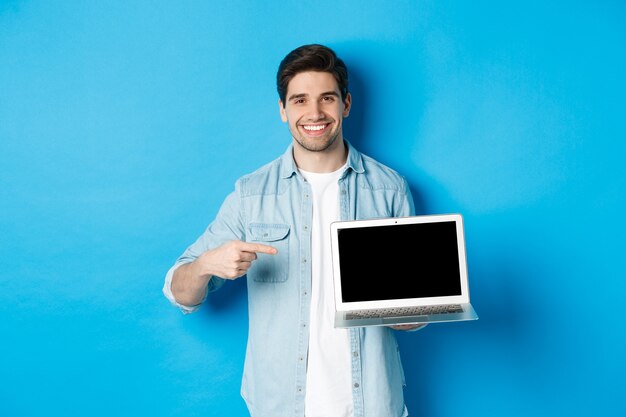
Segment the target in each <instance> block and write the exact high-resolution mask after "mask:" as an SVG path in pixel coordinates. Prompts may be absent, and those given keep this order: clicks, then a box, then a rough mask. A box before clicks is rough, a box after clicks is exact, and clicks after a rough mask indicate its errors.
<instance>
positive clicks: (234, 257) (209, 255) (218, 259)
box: [199, 240, 278, 279]
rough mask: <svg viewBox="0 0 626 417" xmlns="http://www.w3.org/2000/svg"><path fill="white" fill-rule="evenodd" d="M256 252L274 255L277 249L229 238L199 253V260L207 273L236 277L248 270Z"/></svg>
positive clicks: (255, 256) (222, 276)
mask: <svg viewBox="0 0 626 417" xmlns="http://www.w3.org/2000/svg"><path fill="white" fill-rule="evenodd" d="M257 253H265V254H268V255H275V254H276V253H278V250H276V248H274V247H272V246H268V245H263V244H261V243H250V242H242V241H240V240H231V241H229V242H226V243H224V244H223V245H221V246H219V247H217V248H215V249H213V250H210V251H206V252H204V253H203V254H202V255H200V258H199V259H200V262H201V263H202V264H203V265H204V268H203V269H205V270H206V271H208V274H209V275H216V276H218V277H221V278H225V279H237V278H239V277H242V276H243V275H245V274H246V272H248V269H250V266H251V265H252V262H253V261H255V260H256V259H257Z"/></svg>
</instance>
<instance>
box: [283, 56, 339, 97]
mask: <svg viewBox="0 0 626 417" xmlns="http://www.w3.org/2000/svg"><path fill="white" fill-rule="evenodd" d="M306 71H320V72H329V73H331V74H332V75H333V76H334V77H335V79H336V80H337V85H338V86H339V91H340V93H341V100H342V101H345V99H346V96H347V95H348V68H347V67H346V64H345V63H344V62H343V61H342V60H341V59H340V58H339V57H338V56H337V54H336V53H335V51H333V50H332V49H330V48H329V47H327V46H324V45H319V44H309V45H302V46H300V47H298V48H296V49H294V50H293V51H291V52H289V53H288V54H287V55H286V56H285V58H283V60H282V61H281V62H280V65H279V66H278V72H277V74H276V87H277V89H278V96H279V97H280V100H281V101H282V102H283V106H285V104H286V103H285V96H286V95H287V86H288V85H289V81H291V79H292V78H293V77H295V76H296V75H297V74H299V73H301V72H306Z"/></svg>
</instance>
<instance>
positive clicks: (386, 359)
mask: <svg viewBox="0 0 626 417" xmlns="http://www.w3.org/2000/svg"><path fill="white" fill-rule="evenodd" d="M346 146H347V147H348V150H349V152H348V161H347V169H346V171H345V172H344V173H343V175H342V177H341V178H340V179H339V205H340V209H339V210H340V218H341V220H351V219H367V218H373V217H398V216H408V215H413V214H414V212H415V207H414V203H413V198H412V196H411V192H410V190H409V187H408V184H407V182H406V180H405V179H404V178H403V177H402V176H401V175H399V174H398V173H397V172H396V171H394V170H392V169H390V168H389V167H386V166H384V165H382V164H381V163H379V162H377V161H375V160H374V159H372V158H370V157H368V156H366V155H363V154H361V153H359V152H358V151H357V150H356V149H355V148H354V147H353V146H352V145H351V144H350V143H349V142H347V141H346ZM292 149H293V145H290V146H289V148H288V149H287V151H286V152H285V153H284V154H283V155H282V156H281V157H279V158H278V159H276V160H274V161H272V162H270V163H269V164H267V165H264V166H263V167H261V168H259V169H258V170H256V171H255V172H253V173H251V174H248V175H245V176H243V177H242V178H240V179H239V180H238V181H237V182H236V184H235V190H234V191H233V192H232V193H231V194H230V195H229V196H228V197H227V198H226V199H225V201H224V203H223V205H222V207H221V208H220V210H219V213H218V214H217V216H216V218H215V219H214V221H213V222H212V223H211V224H210V225H209V226H208V227H207V229H206V231H205V232H204V233H203V234H202V235H201V236H200V237H199V238H198V239H197V240H196V242H195V243H193V244H192V245H191V246H189V247H188V248H187V249H186V250H185V252H184V253H183V254H182V255H181V256H180V257H179V258H178V260H177V261H176V262H175V264H174V265H173V266H172V268H171V269H170V270H169V271H168V273H167V276H166V280H165V285H164V287H163V292H164V294H165V295H166V296H167V298H168V299H169V300H170V301H171V302H172V303H173V304H174V305H176V306H178V307H179V308H180V309H181V310H182V311H183V312H185V313H189V312H192V311H195V310H196V309H198V308H199V305H198V306H183V305H180V304H178V303H177V302H176V301H175V300H174V297H173V296H172V293H171V289H170V285H171V279H172V274H173V272H174V269H176V268H177V267H178V266H180V265H181V264H184V263H187V262H191V261H193V260H194V259H196V258H197V257H198V256H199V255H200V254H201V253H202V252H204V251H206V250H208V249H211V248H214V247H216V246H219V245H220V244H222V243H224V242H226V241H229V240H233V239H238V240H243V241H247V242H259V243H264V244H267V245H271V246H274V247H276V248H277V249H278V253H277V254H276V255H265V254H258V259H257V260H256V261H254V262H253V263H252V266H251V267H250V269H249V270H248V273H247V287H248V314H249V326H248V328H249V333H248V342H247V347H246V357H245V362H244V370H243V379H242V385H241V395H242V397H243V398H244V400H245V401H246V404H247V406H248V409H249V411H250V414H251V416H252V417H287V416H288V417H303V416H304V396H305V390H306V386H305V382H306V366H307V365H306V364H307V350H308V345H309V329H308V324H309V323H308V322H309V308H310V299H311V259H310V257H311V221H312V214H313V206H312V199H311V187H310V185H309V184H308V183H307V182H306V181H305V179H304V178H303V177H302V175H301V174H300V173H299V172H298V169H297V168H296V165H295V162H294V159H293V155H292ZM373 244H376V242H373ZM225 281H226V280H224V279H222V278H219V277H213V278H211V280H210V281H209V287H208V291H207V292H208V293H210V292H213V291H215V290H217V289H219V288H220V287H221V286H222V285H224V283H225ZM381 285H384V281H383V280H382V279H381ZM205 297H206V295H205ZM394 332H395V330H392V329H391V328H389V327H384V326H376V327H369V328H353V329H350V331H349V335H350V336H349V337H350V349H351V354H350V357H351V359H352V378H351V379H352V396H353V401H354V416H355V417H374V416H375V417H401V416H406V415H407V410H406V407H405V405H404V395H403V389H404V384H405V380H404V373H403V369H402V363H401V359H400V352H399V349H398V344H397V341H396V337H395V333H394Z"/></svg>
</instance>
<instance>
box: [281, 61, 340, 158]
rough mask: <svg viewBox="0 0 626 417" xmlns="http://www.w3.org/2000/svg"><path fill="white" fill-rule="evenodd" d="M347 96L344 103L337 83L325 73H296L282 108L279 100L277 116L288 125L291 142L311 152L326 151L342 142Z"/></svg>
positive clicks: (331, 76)
mask: <svg viewBox="0 0 626 417" xmlns="http://www.w3.org/2000/svg"><path fill="white" fill-rule="evenodd" d="M351 100H352V98H351V97H350V94H348V95H346V99H345V101H342V100H341V93H340V91H339V86H338V85H337V80H335V77H334V76H333V75H332V74H331V73H328V72H318V71H308V72H301V73H299V74H296V75H295V76H294V77H293V78H292V79H291V81H289V84H288V86H287V94H286V96H285V103H284V104H285V105H284V106H283V103H282V101H280V100H279V102H278V104H279V106H280V117H281V119H282V120H283V122H286V123H287V124H288V126H289V131H290V132H291V136H293V139H294V140H295V141H296V142H297V143H298V144H299V145H300V146H301V147H302V148H304V149H306V150H308V151H311V152H321V151H325V150H327V149H329V148H331V147H332V146H333V144H336V142H337V139H339V140H340V141H342V140H343V134H342V130H341V126H342V122H343V118H344V117H348V114H349V113H350V103H351Z"/></svg>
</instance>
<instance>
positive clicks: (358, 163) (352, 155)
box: [280, 139, 365, 178]
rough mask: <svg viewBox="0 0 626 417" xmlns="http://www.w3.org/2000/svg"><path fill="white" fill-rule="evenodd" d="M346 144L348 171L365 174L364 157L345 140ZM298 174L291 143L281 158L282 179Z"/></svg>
mask: <svg viewBox="0 0 626 417" xmlns="http://www.w3.org/2000/svg"><path fill="white" fill-rule="evenodd" d="M344 143H345V144H346V146H347V148H348V161H347V163H346V169H352V170H353V171H354V172H356V173H358V174H362V173H363V172H365V168H363V156H362V155H361V153H360V152H359V151H357V150H356V148H355V147H353V146H352V144H351V143H350V142H349V141H348V140H346V139H344ZM297 172H298V167H297V166H296V161H295V160H294V159H293V143H290V144H289V146H288V147H287V150H286V151H285V153H284V154H283V155H282V156H281V157H280V177H281V178H289V177H291V176H292V175H294V174H296V173H297Z"/></svg>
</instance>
